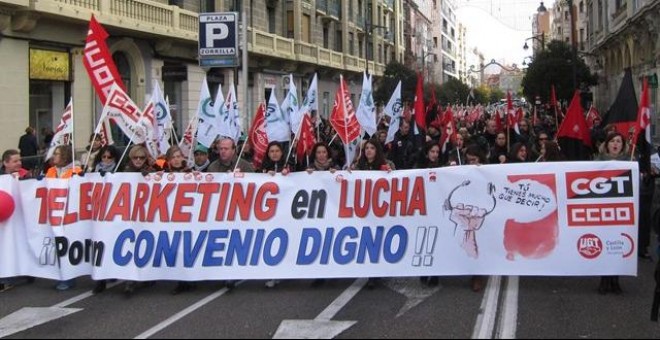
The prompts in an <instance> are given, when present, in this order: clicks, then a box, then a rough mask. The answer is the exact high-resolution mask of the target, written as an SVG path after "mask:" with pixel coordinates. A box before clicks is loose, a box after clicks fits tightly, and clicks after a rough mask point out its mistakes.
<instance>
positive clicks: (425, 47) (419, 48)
mask: <svg viewBox="0 0 660 340" xmlns="http://www.w3.org/2000/svg"><path fill="white" fill-rule="evenodd" d="M430 7H431V2H430V1H425V0H404V1H403V8H404V9H403V13H404V14H403V40H404V46H405V54H404V62H403V63H404V64H405V65H406V66H407V67H409V68H411V69H413V70H416V71H417V72H420V73H422V74H424V78H425V79H430V78H434V71H435V64H436V61H437V54H436V53H435V52H434V49H433V40H432V27H433V22H432V21H431V19H430V18H429V17H428V16H427V15H428V14H430V13H431V9H430Z"/></svg>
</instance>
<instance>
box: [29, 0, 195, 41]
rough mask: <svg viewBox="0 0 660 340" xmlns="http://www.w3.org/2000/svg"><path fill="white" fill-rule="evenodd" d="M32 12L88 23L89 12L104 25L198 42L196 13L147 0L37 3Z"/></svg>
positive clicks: (81, 0)
mask: <svg viewBox="0 0 660 340" xmlns="http://www.w3.org/2000/svg"><path fill="white" fill-rule="evenodd" d="M31 9H32V10H34V11H35V12H41V13H47V14H53V15H59V16H64V17H68V18H73V19H79V20H83V21H89V18H90V17H91V15H92V13H94V14H95V16H96V18H97V19H98V20H99V22H101V23H102V24H104V25H109V26H115V27H121V28H126V29H131V30H135V31H141V32H145V33H151V34H156V35H162V36H166V37H170V38H179V39H184V40H190V41H197V31H198V30H199V24H198V14H197V13H195V12H191V11H186V10H183V9H181V8H179V7H177V6H169V5H163V4H161V3H159V2H155V1H150V0H39V1H32V2H31Z"/></svg>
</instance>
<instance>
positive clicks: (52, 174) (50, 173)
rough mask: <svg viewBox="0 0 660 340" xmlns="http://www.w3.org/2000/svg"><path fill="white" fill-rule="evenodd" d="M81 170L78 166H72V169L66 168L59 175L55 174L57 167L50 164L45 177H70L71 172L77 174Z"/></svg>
mask: <svg viewBox="0 0 660 340" xmlns="http://www.w3.org/2000/svg"><path fill="white" fill-rule="evenodd" d="M81 172H82V169H81V168H80V167H77V166H76V167H74V168H72V169H67V170H66V171H64V173H63V174H62V175H61V176H59V177H58V176H57V168H56V167H54V166H52V167H50V168H49V169H48V171H47V172H46V178H71V177H72V176H73V174H79V173H81Z"/></svg>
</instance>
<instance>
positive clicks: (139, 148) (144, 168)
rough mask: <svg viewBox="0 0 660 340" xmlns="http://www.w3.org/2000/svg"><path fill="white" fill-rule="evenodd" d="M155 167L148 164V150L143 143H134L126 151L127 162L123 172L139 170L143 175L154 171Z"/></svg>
mask: <svg viewBox="0 0 660 340" xmlns="http://www.w3.org/2000/svg"><path fill="white" fill-rule="evenodd" d="M154 171H155V169H154V168H153V167H152V166H151V165H150V164H149V152H148V151H147V148H145V147H144V146H143V145H134V146H133V147H131V150H130V151H129V152H128V163H126V166H125V167H124V172H140V173H142V174H143V175H146V174H148V173H152V172H154Z"/></svg>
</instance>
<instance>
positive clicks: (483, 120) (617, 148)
mask: <svg viewBox="0 0 660 340" xmlns="http://www.w3.org/2000/svg"><path fill="white" fill-rule="evenodd" d="M526 116H527V117H526V118H522V119H521V120H520V121H519V123H518V128H519V130H518V132H516V131H514V129H513V127H507V126H505V127H502V126H501V124H498V120H497V119H495V118H493V117H492V111H491V110H490V109H488V108H487V109H484V110H483V113H482V114H480V115H479V117H478V118H477V119H473V120H470V119H466V118H467V117H457V118H456V125H455V126H454V127H453V128H455V129H456V131H455V132H456V133H452V134H451V135H450V138H449V139H448V143H447V144H445V145H441V144H440V143H441V141H442V140H443V138H442V136H443V134H445V133H446V132H447V126H443V124H442V123H440V121H439V120H438V119H437V113H436V115H435V116H434V115H433V114H431V115H429V116H428V117H427V128H426V129H425V130H421V132H420V133H418V134H415V131H419V129H414V128H412V127H413V124H415V121H414V120H411V119H402V120H401V121H400V123H399V129H398V131H397V132H396V134H395V136H394V140H393V141H391V142H389V143H387V144H385V141H386V138H387V131H388V129H389V123H388V120H387V119H381V120H380V123H379V124H378V131H377V132H376V133H375V134H374V135H373V136H370V137H369V136H365V138H364V140H363V141H362V143H361V146H360V150H359V152H356V155H355V158H354V159H351V160H349V161H347V160H346V155H345V154H344V146H343V145H342V142H341V139H340V138H337V136H336V134H335V132H334V130H333V128H332V126H331V125H330V124H329V122H328V121H327V120H325V119H320V120H319V121H318V122H317V124H316V125H315V126H316V132H317V133H316V138H317V143H316V144H315V145H314V147H313V148H312V150H311V152H310V154H309V156H307V157H304V158H303V159H296V156H295V154H296V152H289V149H290V148H292V147H293V146H292V145H290V143H280V142H271V143H269V144H268V146H267V148H266V152H265V154H264V155H263V159H261V160H260V162H255V160H256V159H255V157H257V155H256V154H255V152H254V147H253V145H252V144H251V143H249V142H248V143H247V144H246V145H243V141H240V142H239V143H238V144H237V143H235V141H233V140H232V139H229V138H223V137H220V138H218V139H217V140H216V142H215V143H214V144H213V145H212V146H211V147H210V148H206V147H204V146H201V145H198V146H197V147H195V148H194V149H193V156H192V157H190V160H191V161H190V164H189V163H188V162H189V161H188V160H187V157H186V155H184V154H183V152H182V150H181V149H180V148H179V147H177V146H172V147H171V148H170V149H169V150H167V152H166V153H165V155H163V157H159V158H158V159H154V158H153V157H151V156H150V155H149V152H148V150H147V148H146V147H145V146H143V145H133V146H131V147H130V149H129V150H128V151H127V157H126V159H123V160H122V159H120V157H121V156H120V152H119V150H118V149H117V148H115V147H114V146H111V145H106V146H101V142H100V139H99V138H98V136H95V135H92V136H91V137H90V140H89V141H90V144H89V146H88V147H87V148H86V152H85V154H84V155H83V157H82V158H81V159H80V161H79V162H74V159H73V156H72V151H71V148H70V147H69V146H58V147H57V149H56V150H55V152H54V154H53V155H54V156H53V157H52V159H51V160H50V162H49V167H48V168H45V169H44V171H43V172H42V173H41V175H42V176H44V177H46V178H70V177H71V176H73V175H75V174H82V173H85V172H99V173H101V174H104V173H107V172H115V171H118V172H137V173H142V174H148V173H155V172H234V171H241V172H259V173H267V174H271V175H275V174H281V175H287V174H288V173H290V172H294V171H307V172H308V173H310V174H311V173H313V172H314V171H336V170H340V169H347V168H348V170H351V171H352V170H355V171H361V170H372V171H396V170H402V169H414V168H437V167H444V166H461V165H481V164H505V163H524V162H554V161H562V160H564V159H566V158H565V155H564V154H565V153H564V151H565V150H561V149H560V147H559V144H558V142H557V140H556V139H555V134H556V131H557V122H555V117H556V116H555V115H553V114H550V113H549V111H548V112H546V111H543V110H541V111H539V112H538V116H534V117H531V116H530V114H529V113H528V114H527V115H526ZM33 133H34V131H33V130H32V129H31V128H28V129H27V130H26V136H24V137H21V141H20V144H19V148H20V152H19V151H18V150H7V151H5V152H4V153H3V155H2V167H1V168H0V173H1V174H11V175H14V176H15V177H17V178H19V179H28V178H31V177H32V176H31V174H32V173H31V172H29V171H25V170H24V169H23V167H22V166H21V156H22V155H31V154H32V153H34V152H35V149H34V148H35V143H36V142H35V141H34V140H33V138H32V137H33V135H32V134H33ZM31 136H32V137H31ZM591 137H592V140H593V145H594V148H593V149H592V152H591V153H590V154H588V155H587V156H586V157H585V158H586V159H593V160H628V161H630V160H633V159H635V160H637V161H639V162H640V171H641V174H642V176H640V178H641V179H642V182H643V183H642V185H641V196H642V199H641V200H640V201H641V202H642V204H641V205H640V220H639V226H640V227H639V228H640V233H639V238H640V241H639V247H638V249H639V253H638V255H639V257H640V258H645V259H648V258H650V255H649V253H648V247H649V245H650V234H651V233H650V229H651V201H652V197H653V190H654V188H655V181H654V180H655V176H656V175H657V173H656V172H655V170H654V168H653V167H652V166H651V165H650V162H649V160H648V159H646V158H645V157H640V155H639V153H638V154H637V155H633V156H631V152H632V149H631V148H630V141H629V138H627V136H625V135H623V134H621V133H619V132H617V131H616V129H611V128H610V127H609V126H608V127H601V126H600V122H599V121H594V124H593V127H592V131H591ZM294 143H295V142H294ZM24 148H25V150H23V149H24ZM241 150H242V151H241ZM294 150H295V149H294ZM287 155H291V156H290V157H288V158H287ZM255 165H258V166H255ZM649 197H650V199H649ZM421 281H422V282H423V283H424V284H426V285H429V286H434V285H437V284H438V278H437V277H423V278H421ZM277 282H278V281H276V280H268V281H267V282H266V286H267V287H274V286H275V285H276V284H277ZM323 282H324V279H322V278H319V279H317V280H315V281H314V283H313V285H315V286H316V285H320V284H322V283H323ZM375 282H377V280H376V279H375V278H372V279H370V280H369V283H370V284H371V285H373V284H375ZM13 284H14V281H13V279H3V281H0V289H1V290H6V289H8V288H11V286H12V285H13ZM151 284H153V283H151V282H150V283H145V284H143V283H141V284H139V285H138V283H136V282H131V281H129V282H126V284H125V288H124V293H125V294H126V295H128V296H130V295H131V294H133V293H134V291H135V289H136V288H138V287H145V286H149V285H151ZM225 284H226V285H227V286H228V287H230V288H233V286H234V284H235V283H234V282H233V281H227V282H225ZM74 285H75V280H67V281H60V282H58V283H57V285H56V288H57V289H58V290H68V289H70V288H72V287H73V286H74ZM483 286H484V277H482V276H475V277H473V278H472V280H471V288H472V289H473V290H474V291H480V290H482V289H483ZM105 288H106V281H98V282H97V286H96V287H95V288H94V292H95V293H100V292H102V291H103V290H104V289H105ZM194 288H195V284H194V283H191V282H185V281H180V282H177V285H176V287H175V289H174V290H173V291H172V293H173V294H179V293H182V292H185V291H188V290H191V289H194ZM598 291H599V292H600V293H602V294H605V293H609V292H611V293H616V294H618V293H621V291H622V290H621V287H620V285H619V281H618V277H603V278H602V280H601V285H600V287H599V289H598Z"/></svg>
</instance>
